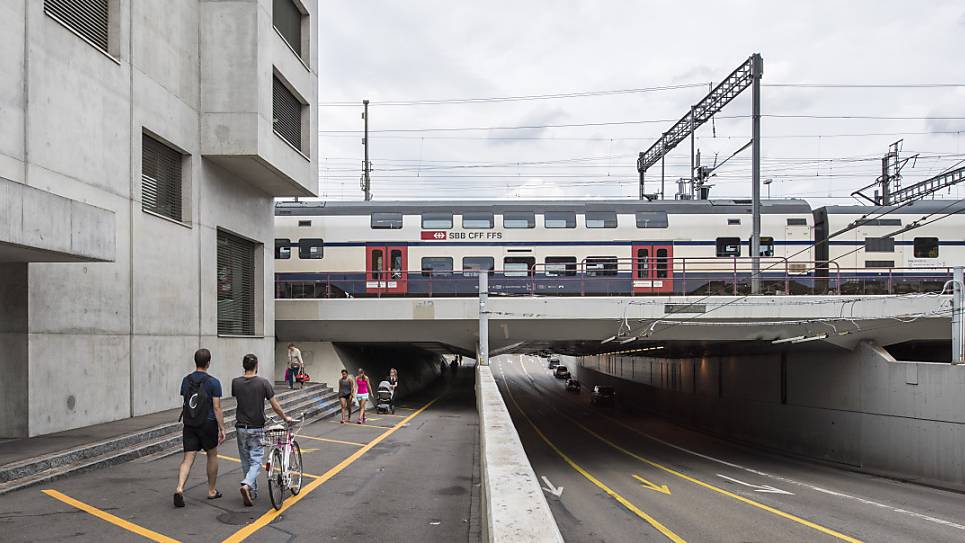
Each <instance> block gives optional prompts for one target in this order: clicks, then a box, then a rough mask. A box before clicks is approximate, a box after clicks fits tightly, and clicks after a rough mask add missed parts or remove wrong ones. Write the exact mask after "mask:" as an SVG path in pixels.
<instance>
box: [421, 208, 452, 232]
mask: <svg viewBox="0 0 965 543" xmlns="http://www.w3.org/2000/svg"><path fill="white" fill-rule="evenodd" d="M422 227H423V228H436V229H438V228H443V229H449V228H452V213H449V212H445V211H436V212H432V213H423V214H422Z"/></svg>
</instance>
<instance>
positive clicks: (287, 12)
mask: <svg viewBox="0 0 965 543" xmlns="http://www.w3.org/2000/svg"><path fill="white" fill-rule="evenodd" d="M271 17H272V23H273V24H274V25H275V28H276V29H278V33H279V34H281V36H282V37H283V38H285V41H287V42H288V45H290V46H291V48H292V49H294V51H295V54H297V55H298V56H299V57H301V56H302V12H301V11H299V10H298V6H296V5H295V3H294V2H292V0H274V5H273V6H272V10H271Z"/></svg>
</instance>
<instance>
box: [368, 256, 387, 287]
mask: <svg viewBox="0 0 965 543" xmlns="http://www.w3.org/2000/svg"><path fill="white" fill-rule="evenodd" d="M384 268H385V253H383V252H382V249H372V262H371V265H370V266H369V269H370V270H371V271H372V277H373V278H374V279H375V280H379V279H380V278H381V277H382V270H383V269H384Z"/></svg>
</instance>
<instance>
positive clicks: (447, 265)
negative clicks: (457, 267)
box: [422, 256, 452, 277]
mask: <svg viewBox="0 0 965 543" xmlns="http://www.w3.org/2000/svg"><path fill="white" fill-rule="evenodd" d="M451 274H452V257H450V256H424V257H422V275H424V276H426V277H428V276H430V275H433V276H436V277H438V276H440V275H451Z"/></svg>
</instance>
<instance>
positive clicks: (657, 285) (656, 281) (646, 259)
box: [632, 245, 673, 294]
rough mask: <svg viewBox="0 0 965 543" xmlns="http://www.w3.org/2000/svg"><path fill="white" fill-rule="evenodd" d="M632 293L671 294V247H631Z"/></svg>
mask: <svg viewBox="0 0 965 543" xmlns="http://www.w3.org/2000/svg"><path fill="white" fill-rule="evenodd" d="M632 272H633V293H634V294H666V293H671V292H673V245H634V246H633V267H632Z"/></svg>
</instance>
